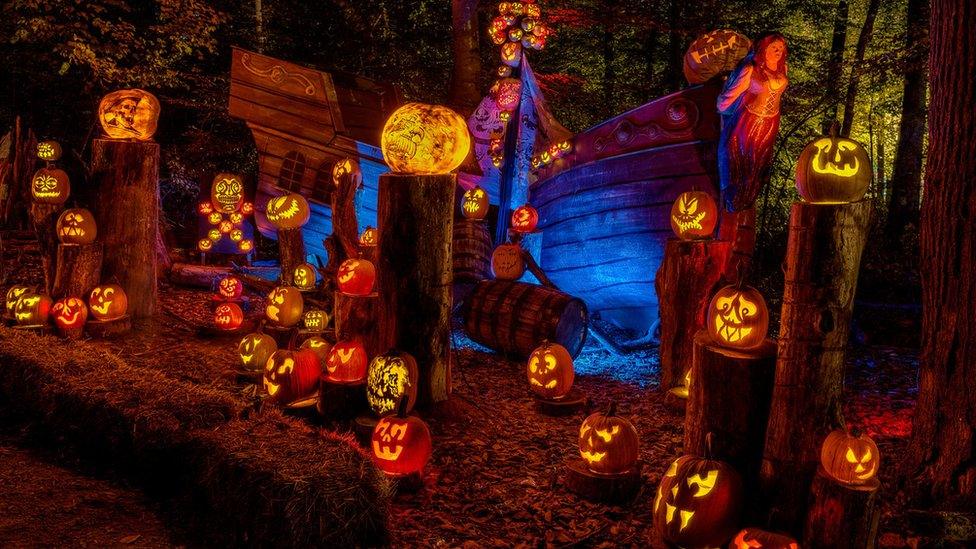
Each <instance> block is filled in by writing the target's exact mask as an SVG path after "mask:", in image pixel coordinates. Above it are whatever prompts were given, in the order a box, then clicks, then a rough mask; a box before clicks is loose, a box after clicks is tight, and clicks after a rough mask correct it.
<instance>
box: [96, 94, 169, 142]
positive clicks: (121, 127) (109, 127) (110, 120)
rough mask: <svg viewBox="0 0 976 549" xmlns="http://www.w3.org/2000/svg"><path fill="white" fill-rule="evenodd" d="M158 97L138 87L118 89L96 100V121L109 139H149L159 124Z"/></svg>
mask: <svg viewBox="0 0 976 549" xmlns="http://www.w3.org/2000/svg"><path fill="white" fill-rule="evenodd" d="M159 111H160V108H159V100H158V99H156V96H154V95H153V94H151V93H149V92H147V91H145V90H140V89H131V90H118V91H114V92H112V93H110V94H108V95H106V96H105V97H103V98H102V101H101V103H99V104H98V121H99V122H100V123H101V125H102V130H104V131H105V135H107V136H108V137H110V138H112V139H135V140H138V141H149V140H151V139H152V138H153V135H154V134H155V133H156V126H157V125H158V124H159Z"/></svg>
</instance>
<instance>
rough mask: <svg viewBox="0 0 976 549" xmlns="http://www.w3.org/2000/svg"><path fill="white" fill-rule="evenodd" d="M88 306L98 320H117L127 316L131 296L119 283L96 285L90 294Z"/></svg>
mask: <svg viewBox="0 0 976 549" xmlns="http://www.w3.org/2000/svg"><path fill="white" fill-rule="evenodd" d="M88 308H89V309H90V310H91V314H92V316H93V317H95V318H96V319H97V320H116V319H118V318H122V317H123V316H125V312H126V311H127V310H128V309H129V298H128V297H126V295H125V290H123V289H122V286H119V285H118V284H105V285H104V286H95V287H94V288H93V289H92V291H91V295H89V296H88Z"/></svg>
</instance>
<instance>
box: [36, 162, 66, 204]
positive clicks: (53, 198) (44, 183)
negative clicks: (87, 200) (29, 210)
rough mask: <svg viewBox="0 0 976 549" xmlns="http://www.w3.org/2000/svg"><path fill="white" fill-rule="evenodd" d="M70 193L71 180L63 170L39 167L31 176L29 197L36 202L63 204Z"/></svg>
mask: <svg viewBox="0 0 976 549" xmlns="http://www.w3.org/2000/svg"><path fill="white" fill-rule="evenodd" d="M70 194H71V180H70V179H68V174H67V173H65V171H64V170H60V169H58V168H41V169H39V170H37V171H36V172H34V177H32V178H31V198H32V199H33V200H34V202H37V203H38V204H64V203H65V202H66V201H67V200H68V195H70Z"/></svg>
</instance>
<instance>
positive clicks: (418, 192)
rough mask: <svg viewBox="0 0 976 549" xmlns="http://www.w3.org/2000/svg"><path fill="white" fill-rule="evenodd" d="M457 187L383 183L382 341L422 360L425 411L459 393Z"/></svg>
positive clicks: (413, 180)
mask: <svg viewBox="0 0 976 549" xmlns="http://www.w3.org/2000/svg"><path fill="white" fill-rule="evenodd" d="M455 185H457V176H455V175H451V174H445V175H425V176H420V175H397V174H386V175H383V176H380V190H379V200H378V220H379V222H378V225H379V233H380V234H379V254H380V261H379V268H378V269H377V271H378V274H377V278H378V280H377V282H378V288H379V294H380V297H381V298H382V299H383V308H382V313H383V314H382V315H381V316H380V333H381V334H382V336H381V337H382V338H389V339H390V340H392V341H393V342H394V343H395V346H396V347H397V349H399V350H401V351H406V352H408V353H410V354H411V355H413V357H414V358H415V359H417V364H418V365H419V366H420V387H419V394H418V404H420V405H430V404H433V403H436V402H440V401H443V400H447V398H448V395H449V394H450V392H451V304H452V303H451V289H452V288H451V284H452V279H453V262H452V257H451V242H452V240H453V236H454V234H453V233H454V226H453V225H454V187H455Z"/></svg>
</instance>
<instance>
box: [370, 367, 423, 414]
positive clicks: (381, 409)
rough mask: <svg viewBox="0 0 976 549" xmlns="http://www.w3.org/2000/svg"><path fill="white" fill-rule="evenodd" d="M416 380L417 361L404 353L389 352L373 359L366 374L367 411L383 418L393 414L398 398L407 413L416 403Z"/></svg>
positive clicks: (417, 373)
mask: <svg viewBox="0 0 976 549" xmlns="http://www.w3.org/2000/svg"><path fill="white" fill-rule="evenodd" d="M418 376H419V372H418V370H417V361H416V360H414V358H413V357H412V356H410V355H409V354H407V353H398V352H396V351H390V352H389V353H387V354H385V355H379V356H377V357H375V358H373V360H372V361H371V362H370V363H369V368H368V370H367V373H366V399H367V400H368V401H369V407H370V408H372V410H373V412H374V413H375V414H376V415H378V416H384V415H387V414H390V413H392V412H394V411H395V410H396V406H397V403H398V402H400V397H403V396H404V395H406V398H407V404H406V411H407V412H409V411H410V410H412V409H413V405H414V402H415V401H416V400H417V379H418Z"/></svg>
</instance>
